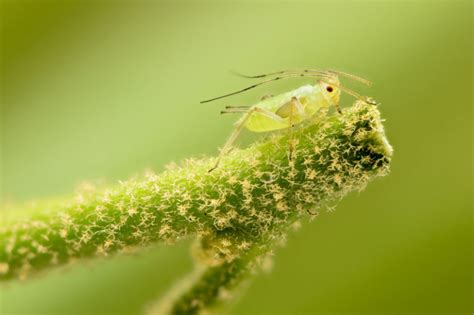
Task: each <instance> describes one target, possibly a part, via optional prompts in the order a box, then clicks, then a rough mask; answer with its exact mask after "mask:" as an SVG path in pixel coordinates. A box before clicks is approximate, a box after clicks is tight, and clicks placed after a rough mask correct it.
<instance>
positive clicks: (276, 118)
mask: <svg viewBox="0 0 474 315" xmlns="http://www.w3.org/2000/svg"><path fill="white" fill-rule="evenodd" d="M236 74H237V75H239V76H241V77H245V78H251V79H258V78H266V77H271V78H270V79H266V80H263V81H261V82H259V83H256V84H253V85H251V86H248V87H246V88H244V89H241V90H238V91H235V92H231V93H228V94H225V95H222V96H218V97H214V98H211V99H208V100H205V101H202V102H201V103H207V102H212V101H215V100H219V99H222V98H225V97H229V96H232V95H236V94H239V93H242V92H245V91H248V90H251V89H253V88H256V87H258V86H260V85H263V84H266V83H269V82H273V81H277V80H281V79H286V78H297V77H312V78H317V82H316V84H315V85H305V86H302V87H300V88H298V89H295V90H292V91H289V92H286V93H283V94H280V95H277V96H271V97H265V98H262V99H261V100H260V102H258V103H257V104H255V105H252V106H226V109H225V110H223V111H221V114H226V113H241V114H243V116H242V117H241V118H240V120H238V121H237V123H236V127H235V129H234V131H233V132H232V134H231V135H230V137H229V138H228V140H227V141H226V143H225V144H224V146H223V148H222V149H221V151H220V154H219V156H218V158H217V160H216V164H215V165H214V167H213V168H211V169H210V170H209V172H211V171H213V170H214V169H216V168H217V167H218V166H219V163H220V160H221V158H222V157H223V156H224V155H225V154H226V153H227V152H228V151H229V149H230V148H231V146H232V144H233V143H234V141H235V140H236V139H237V137H238V136H239V134H240V132H241V131H242V130H243V128H247V129H248V130H250V131H254V132H266V131H273V130H280V129H288V130H289V134H290V141H289V158H290V159H291V156H292V149H293V147H292V145H293V142H292V141H291V135H292V129H293V127H294V126H295V124H298V123H300V122H303V121H306V120H309V119H310V118H312V117H313V116H314V115H315V114H316V113H317V112H318V111H319V110H320V109H322V108H328V107H330V106H334V107H335V108H336V110H337V111H338V112H339V113H341V109H340V107H339V98H340V93H341V91H342V92H345V93H347V94H349V95H351V96H353V97H355V98H357V99H360V100H363V101H365V102H367V103H373V100H372V99H369V98H364V97H362V96H361V95H360V94H358V93H356V92H354V91H352V90H350V89H348V88H346V87H344V86H342V85H341V83H340V82H339V76H341V77H345V78H348V79H352V80H355V81H357V82H360V83H362V84H365V85H368V86H370V85H371V84H372V83H371V82H370V81H368V80H366V79H364V78H361V77H359V76H356V75H353V74H349V73H345V72H341V71H336V70H317V69H306V70H282V71H277V72H272V73H267V74H261V75H255V76H248V75H242V74H239V73H236ZM275 75H276V77H272V76H275Z"/></svg>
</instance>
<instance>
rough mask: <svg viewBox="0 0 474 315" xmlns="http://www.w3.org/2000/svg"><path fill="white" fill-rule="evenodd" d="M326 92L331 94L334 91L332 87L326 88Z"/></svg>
mask: <svg viewBox="0 0 474 315" xmlns="http://www.w3.org/2000/svg"><path fill="white" fill-rule="evenodd" d="M326 91H328V92H329V93H331V92H332V91H334V89H333V88H332V86H328V87H326Z"/></svg>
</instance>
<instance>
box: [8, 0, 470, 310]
mask: <svg viewBox="0 0 474 315" xmlns="http://www.w3.org/2000/svg"><path fill="white" fill-rule="evenodd" d="M472 13H473V11H472V2H471V1H466V2H458V1H445V2H442V1H441V2H429V1H426V2H425V1H414V2H408V1H401V2H395V1H393V2H380V1H365V2H357V1H354V2H352V1H349V2H340V1H334V2H325V3H323V2H319V3H317V2H296V1H292V2H270V1H240V2H239V1H235V2H226V3H224V2H205V1H192V2H181V1H174V2H159V1H99V2H94V1H86V0H84V1H55V2H50V1H3V2H2V7H1V14H2V16H1V22H2V34H1V35H2V38H1V39H2V50H1V55H2V56H1V57H2V68H1V89H2V99H1V104H2V111H1V135H2V148H1V155H2V178H1V184H2V200H3V203H11V202H25V201H28V200H34V199H44V198H51V197H56V196H63V195H69V194H71V193H72V192H73V191H74V190H75V189H76V187H77V186H78V185H79V184H80V183H81V182H83V181H96V180H102V181H106V182H108V183H113V182H115V181H116V180H119V179H127V178H129V177H131V176H134V175H136V174H140V173H143V171H144V170H145V169H147V168H152V169H155V170H157V171H160V170H162V169H163V168H164V166H165V165H166V164H167V163H169V162H172V161H179V160H181V159H183V158H186V157H189V156H199V155H203V154H206V155H212V154H215V153H216V152H217V147H219V146H220V145H222V144H223V142H224V141H225V139H226V137H227V134H228V133H229V132H230V130H231V128H232V122H233V121H234V120H235V118H236V117H221V116H220V115H219V110H220V109H221V108H222V107H223V106H224V105H228V104H234V105H237V104H249V103H252V102H253V101H255V100H256V99H257V98H258V97H260V96H262V95H264V94H268V93H278V92H282V91H285V90H288V89H291V88H294V87H297V86H299V85H301V84H303V83H304V82H307V81H308V80H304V79H295V80H286V81H280V82H278V83H275V84H272V85H267V86H264V87H261V88H259V89H257V90H254V91H252V92H249V93H246V94H243V95H240V96H237V97H234V98H229V99H226V100H225V101H220V102H217V103H211V104H205V105H204V104H203V105H201V104H199V101H200V100H202V99H205V98H209V97H212V96H217V95H220V94H222V93H225V92H229V91H232V90H235V89H237V88H241V87H244V86H246V85H248V84H250V83H251V82H250V81H248V80H246V79H242V78H238V77H235V76H232V75H230V74H229V72H228V70H239V71H241V72H245V73H250V74H258V73H261V72H266V71H275V70H279V69H285V68H294V67H297V68H308V67H313V68H335V69H339V70H343V71H347V72H351V73H355V74H359V75H362V76H365V77H368V78H370V79H371V80H373V81H374V82H375V84H374V86H373V87H372V88H371V89H370V90H369V89H367V88H362V87H359V86H356V85H354V84H349V86H351V87H353V88H355V89H357V90H358V91H360V92H362V93H363V94H369V95H372V96H374V97H375V98H376V99H377V100H378V101H380V102H381V103H382V105H381V107H380V108H381V111H382V114H383V116H384V117H385V118H386V123H385V126H386V131H387V135H388V137H389V140H390V141H391V143H392V145H393V146H394V148H395V156H394V159H393V165H392V172H391V174H390V175H389V176H388V177H385V178H382V179H378V180H376V181H375V182H373V183H372V184H370V185H369V186H368V188H367V189H366V190H365V191H364V192H363V193H360V194H357V193H353V194H351V195H350V196H348V197H347V198H345V199H344V200H343V201H342V202H341V203H340V205H339V206H338V208H337V211H336V212H335V213H324V215H321V216H319V217H318V219H317V220H315V221H314V222H312V223H306V224H304V225H303V228H302V229H301V230H300V231H299V232H297V233H294V234H292V235H291V236H290V237H289V239H288V245H287V246H286V247H284V248H281V249H278V250H277V251H276V256H275V265H274V270H273V272H272V273H271V274H269V275H264V274H262V275H259V276H257V277H256V278H255V280H254V281H253V284H252V286H251V287H250V288H249V289H248V291H247V292H246V294H245V295H244V296H243V297H242V299H241V301H240V303H238V304H237V305H236V306H235V307H234V308H233V309H232V312H231V314H233V315H238V314H249V315H254V314H277V315H286V314H305V315H307V314H321V315H336V314H446V315H448V314H449V315H451V314H453V315H454V314H456V315H457V314H472V313H473V311H474V309H473V304H472V301H473V291H472V285H473V278H472V274H473V266H474V263H473V257H472V250H473V246H472V245H473V243H472V241H473V231H472V227H473V226H472V224H473V222H472V127H471V124H472V118H473V117H472V70H473V68H472V31H473V26H472ZM342 102H343V104H344V105H345V106H349V105H350V103H351V102H352V99H351V98H349V97H344V98H343V100H342ZM252 137H254V135H250V134H249V133H247V134H246V135H245V136H244V139H243V141H241V144H245V143H248V142H249V141H251V139H252ZM188 245H189V244H188V243H182V244H179V245H178V246H174V247H159V248H157V249H153V250H150V251H147V252H146V253H142V254H140V255H137V256H128V257H118V258H116V259H110V260H105V261H97V262H89V263H87V264H86V265H81V266H79V267H74V268H69V269H67V270H60V271H55V272H52V273H49V274H48V275H47V276H46V277H42V278H39V279H34V280H32V281H28V282H25V283H18V282H15V283H11V284H8V285H2V286H1V287H0V298H1V309H0V313H1V314H5V315H7V314H8V315H10V314H14V315H20V314H21V315H23V314H35V315H36V314H48V315H49V314H57V315H59V314H60V315H64V314H120V315H121V314H124V315H125V314H137V313H139V312H140V311H141V310H142V309H143V306H144V305H145V304H147V303H149V302H151V301H153V299H155V298H157V297H158V296H160V295H161V294H163V293H164V292H165V291H166V289H167V288H169V287H170V285H171V284H172V283H173V281H174V280H175V279H178V278H179V277H180V276H182V275H184V274H186V273H187V272H189V271H190V270H191V265H192V264H191V260H190V258H189V254H188Z"/></svg>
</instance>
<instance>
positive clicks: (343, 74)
mask: <svg viewBox="0 0 474 315" xmlns="http://www.w3.org/2000/svg"><path fill="white" fill-rule="evenodd" d="M232 73H233V74H235V75H238V76H239V77H243V78H249V79H258V78H265V77H269V76H272V75H277V74H285V73H295V74H297V73H318V74H322V75H328V76H329V75H330V74H333V75H339V76H341V77H345V78H348V79H351V80H354V81H357V82H359V83H362V84H364V85H367V86H371V85H372V82H371V81H369V80H367V79H364V78H362V77H359V76H357V75H354V74H350V73H347V72H342V71H338V70H318V69H304V70H295V69H291V70H282V71H277V72H271V73H265V74H259V75H246V74H242V73H238V72H235V71H232Z"/></svg>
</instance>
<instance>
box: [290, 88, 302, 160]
mask: <svg viewBox="0 0 474 315" xmlns="http://www.w3.org/2000/svg"><path fill="white" fill-rule="evenodd" d="M295 111H297V112H298V115H299V116H300V117H305V116H306V113H305V112H304V107H303V104H301V102H300V100H299V99H298V98H297V97H296V96H293V97H292V98H291V105H290V115H289V117H288V121H289V123H290V128H288V159H289V160H290V161H291V160H292V159H293V150H294V143H293V129H294V127H295V123H294V116H295Z"/></svg>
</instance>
